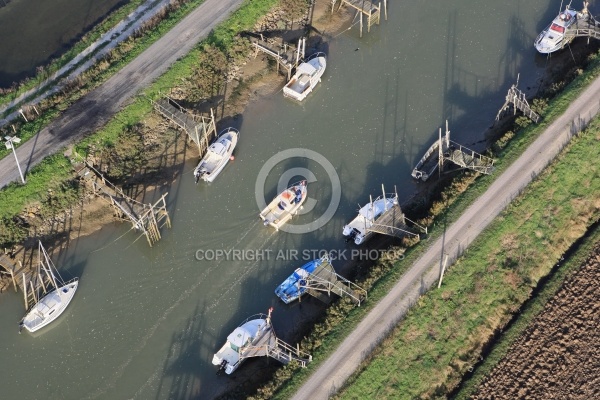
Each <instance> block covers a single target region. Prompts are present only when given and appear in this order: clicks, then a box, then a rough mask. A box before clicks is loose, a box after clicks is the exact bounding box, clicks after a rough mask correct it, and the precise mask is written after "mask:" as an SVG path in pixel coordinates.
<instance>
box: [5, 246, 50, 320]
mask: <svg viewBox="0 0 600 400" xmlns="http://www.w3.org/2000/svg"><path fill="white" fill-rule="evenodd" d="M0 267H3V268H4V269H5V270H6V274H8V275H10V277H11V281H12V284H13V287H14V289H15V292H16V291H17V288H19V289H21V290H22V291H23V300H24V302H25V309H26V310H28V309H29V308H30V307H31V306H32V305H33V304H35V303H37V301H38V298H37V293H38V292H39V291H40V289H43V290H42V293H43V294H45V293H46V288H48V287H50V285H51V284H52V282H51V280H50V277H49V276H48V275H46V274H43V275H42V274H40V273H39V271H38V270H37V269H35V268H32V267H24V266H23V265H22V264H21V263H19V267H17V266H16V265H15V264H14V263H13V262H12V261H11V260H10V259H9V258H8V257H7V256H6V255H4V254H0ZM7 289H8V288H7V287H4V288H2V290H0V292H2V291H4V290H7Z"/></svg>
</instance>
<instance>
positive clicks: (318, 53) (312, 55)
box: [305, 51, 326, 62]
mask: <svg viewBox="0 0 600 400" xmlns="http://www.w3.org/2000/svg"><path fill="white" fill-rule="evenodd" d="M317 57H326V54H325V53H323V52H322V51H318V52H316V53H313V54H311V55H310V56H308V58H307V59H306V61H305V62H307V61H310V60H312V59H314V58H317Z"/></svg>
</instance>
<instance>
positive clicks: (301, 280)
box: [275, 257, 328, 304]
mask: <svg viewBox="0 0 600 400" xmlns="http://www.w3.org/2000/svg"><path fill="white" fill-rule="evenodd" d="M327 260H328V258H327V257H322V258H319V259H316V260H312V261H309V262H307V263H306V264H304V265H303V266H301V267H300V268H296V270H295V271H294V272H293V273H292V274H291V275H290V276H289V277H288V278H287V279H286V280H285V281H283V283H282V284H281V285H279V286H278V287H277V289H275V294H276V295H277V297H279V298H280V299H281V300H283V302H284V303H285V304H289V303H291V302H292V301H294V300H297V299H299V298H300V296H302V295H303V294H304V293H306V290H307V287H306V281H307V279H308V277H309V276H310V274H311V273H313V272H314V271H315V269H317V267H318V266H319V265H321V264H322V263H323V262H324V261H327Z"/></svg>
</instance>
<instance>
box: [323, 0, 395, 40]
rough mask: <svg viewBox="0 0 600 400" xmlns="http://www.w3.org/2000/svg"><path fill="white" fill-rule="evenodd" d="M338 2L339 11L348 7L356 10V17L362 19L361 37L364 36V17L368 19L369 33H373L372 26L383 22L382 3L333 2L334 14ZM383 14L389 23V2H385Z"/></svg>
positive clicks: (357, 0) (369, 1)
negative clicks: (343, 7)
mask: <svg viewBox="0 0 600 400" xmlns="http://www.w3.org/2000/svg"><path fill="white" fill-rule="evenodd" d="M338 1H339V2H340V5H339V7H338V11H339V9H340V8H342V6H348V7H351V8H354V9H355V10H356V15H357V16H358V17H359V18H360V19H359V23H360V37H362V34H363V16H364V17H365V18H366V23H367V32H371V26H372V25H375V24H377V25H379V22H380V21H381V1H380V2H378V3H375V2H373V1H371V0H331V12H333V10H334V8H335V5H336V3H337V2H338ZM383 12H384V18H385V20H386V21H387V0H383ZM355 18H356V17H355Z"/></svg>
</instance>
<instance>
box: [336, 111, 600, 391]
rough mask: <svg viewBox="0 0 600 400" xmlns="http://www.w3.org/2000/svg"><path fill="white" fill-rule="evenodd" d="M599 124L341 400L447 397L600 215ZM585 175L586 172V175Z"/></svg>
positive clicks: (458, 266) (430, 297) (420, 308)
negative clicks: (482, 350) (541, 280)
mask: <svg viewBox="0 0 600 400" xmlns="http://www.w3.org/2000/svg"><path fill="white" fill-rule="evenodd" d="M599 131H600V120H599V119H595V120H594V121H593V123H592V124H590V126H589V127H588V129H586V131H585V132H584V133H582V134H581V135H580V136H579V137H577V138H574V139H573V141H572V143H571V144H570V145H569V146H568V147H567V149H566V150H565V151H564V152H563V153H562V154H561V156H560V157H559V158H558V159H557V160H556V161H555V162H554V163H553V164H552V165H551V166H550V167H549V168H548V169H547V170H545V171H544V172H543V173H542V174H541V176H540V177H539V178H538V179H537V180H536V181H535V182H533V183H532V184H531V185H530V187H529V188H528V189H527V190H526V191H525V192H524V193H523V195H521V196H520V197H519V198H517V199H516V200H515V201H514V202H513V203H512V204H511V205H510V206H509V207H508V209H507V210H506V211H505V212H504V213H503V215H502V216H501V217H500V218H498V219H497V220H496V221H494V222H493V223H492V224H491V225H490V227H489V228H488V229H487V230H486V231H485V232H484V233H483V234H482V235H481V236H480V238H478V239H477V240H476V241H475V242H474V244H473V245H472V246H471V247H470V248H469V251H468V253H467V255H466V256H464V257H462V258H460V259H459V260H458V261H457V262H456V263H455V265H453V266H452V268H451V269H450V270H449V272H448V274H447V275H446V277H445V279H444V284H443V287H442V289H441V290H435V291H431V292H429V293H428V294H427V295H426V296H424V297H422V298H421V300H420V301H419V303H418V305H417V306H416V307H415V308H413V309H412V310H411V311H410V312H409V313H408V315H407V316H406V319H405V320H404V321H403V322H402V324H400V325H399V326H398V327H397V328H395V329H394V331H393V333H392V334H391V335H390V337H389V338H387V339H386V340H385V341H384V342H383V344H382V345H381V347H380V348H379V349H378V350H377V351H376V352H375V354H374V355H373V357H372V358H371V360H370V361H369V362H368V363H367V364H366V365H365V367H364V368H363V369H362V370H361V372H360V373H359V374H358V375H356V376H355V377H354V378H353V379H352V380H351V382H350V384H349V385H348V386H347V387H346V388H345V390H344V391H343V393H342V394H341V395H340V396H339V397H340V398H357V399H358V398H361V399H362V398H374V397H379V398H394V399H397V398H414V397H436V396H443V395H445V394H446V393H447V392H448V389H449V388H452V387H454V386H456V385H457V384H458V382H459V381H460V379H461V377H462V375H463V374H464V373H465V372H466V371H467V370H468V369H470V368H471V367H472V365H474V364H475V363H477V362H478V356H479V354H480V352H481V349H482V347H483V345H484V344H485V343H486V342H487V341H488V340H489V339H490V338H491V337H492V336H493V333H494V332H495V331H496V330H497V329H501V328H502V327H503V326H504V325H505V324H506V323H507V322H508V321H509V320H510V319H511V317H512V315H513V314H514V313H515V312H517V311H518V310H519V308H520V307H521V305H522V304H523V303H524V302H525V301H526V300H527V299H528V298H529V297H530V295H531V293H532V291H533V289H534V288H535V287H536V286H537V285H538V282H539V281H540V279H542V278H543V277H545V276H546V275H547V274H548V273H549V272H550V271H551V270H552V268H553V266H554V265H555V264H556V261H557V260H559V259H560V257H561V255H562V254H563V253H564V252H565V251H567V250H568V249H569V247H570V246H571V245H572V243H573V242H574V241H575V240H577V239H578V238H579V237H581V236H582V235H583V234H584V233H585V232H586V230H587V228H588V227H589V226H590V225H591V224H592V223H593V222H595V221H597V220H598V218H599V217H600V204H599V203H598V202H599V200H598V199H599V198H600V179H598V177H599V168H600V167H599V166H598V165H597V163H595V162H593V161H595V160H598V159H600V136H598V133H597V132H599ZM584 171H585V173H583V172H584Z"/></svg>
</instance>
